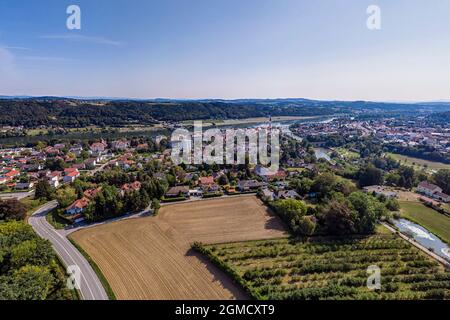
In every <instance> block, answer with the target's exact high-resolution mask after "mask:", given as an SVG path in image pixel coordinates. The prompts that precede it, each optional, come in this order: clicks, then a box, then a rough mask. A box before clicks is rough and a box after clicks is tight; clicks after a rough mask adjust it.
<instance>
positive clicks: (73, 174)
mask: <svg viewBox="0 0 450 320" xmlns="http://www.w3.org/2000/svg"><path fill="white" fill-rule="evenodd" d="M79 176H80V172H79V171H78V170H76V169H75V170H72V171H69V172H68V173H67V174H66V175H65V176H64V178H63V180H64V182H65V183H72V182H74V181H75V179H76V178H78V177H79Z"/></svg>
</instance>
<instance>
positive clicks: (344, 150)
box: [335, 147, 360, 160]
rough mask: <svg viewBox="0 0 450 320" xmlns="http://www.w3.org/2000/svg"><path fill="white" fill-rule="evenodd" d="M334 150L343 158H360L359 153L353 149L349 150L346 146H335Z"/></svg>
mask: <svg viewBox="0 0 450 320" xmlns="http://www.w3.org/2000/svg"><path fill="white" fill-rule="evenodd" d="M335 150H336V151H337V152H338V153H339V154H340V155H341V156H342V157H344V158H345V159H347V160H356V159H359V158H360V155H359V154H358V153H356V152H354V151H350V150H349V149H347V148H343V147H339V148H335Z"/></svg>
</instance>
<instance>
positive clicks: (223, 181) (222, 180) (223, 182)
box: [218, 174, 228, 186]
mask: <svg viewBox="0 0 450 320" xmlns="http://www.w3.org/2000/svg"><path fill="white" fill-rule="evenodd" d="M218 182H219V184H220V185H221V186H224V185H226V184H228V178H227V176H226V175H225V174H223V175H221V176H220V177H219V179H218Z"/></svg>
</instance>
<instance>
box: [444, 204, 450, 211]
mask: <svg viewBox="0 0 450 320" xmlns="http://www.w3.org/2000/svg"><path fill="white" fill-rule="evenodd" d="M442 208H444V209H445V210H447V211H448V212H450V203H446V204H444V205H442Z"/></svg>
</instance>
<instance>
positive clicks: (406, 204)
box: [400, 201, 450, 244]
mask: <svg viewBox="0 0 450 320" xmlns="http://www.w3.org/2000/svg"><path fill="white" fill-rule="evenodd" d="M400 210H401V213H402V216H403V217H405V218H407V219H410V220H411V221H413V222H415V223H417V224H420V225H421V226H423V227H424V228H426V229H427V230H429V231H430V232H432V233H434V234H435V235H436V236H438V237H439V238H441V239H442V240H443V241H445V242H447V243H449V244H450V218H449V217H447V216H445V215H443V214H441V213H439V212H437V211H435V210H433V209H431V208H428V207H426V206H425V205H423V204H422V203H420V202H411V201H400Z"/></svg>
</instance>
